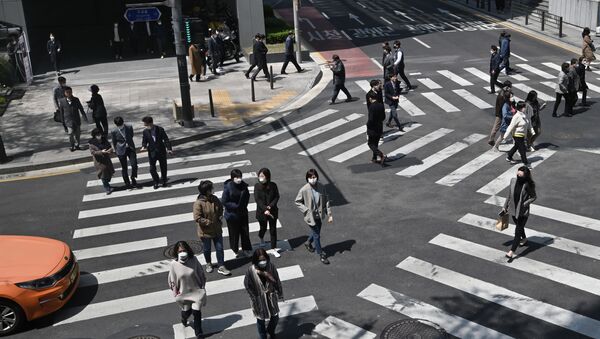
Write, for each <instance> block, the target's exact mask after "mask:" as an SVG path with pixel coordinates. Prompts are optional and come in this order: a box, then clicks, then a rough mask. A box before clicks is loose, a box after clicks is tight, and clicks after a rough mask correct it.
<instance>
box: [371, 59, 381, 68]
mask: <svg viewBox="0 0 600 339" xmlns="http://www.w3.org/2000/svg"><path fill="white" fill-rule="evenodd" d="M371 61H373V63H374V64H375V66H377V67H379V69H383V66H382V65H381V63H379V61H377V59H375V58H371Z"/></svg>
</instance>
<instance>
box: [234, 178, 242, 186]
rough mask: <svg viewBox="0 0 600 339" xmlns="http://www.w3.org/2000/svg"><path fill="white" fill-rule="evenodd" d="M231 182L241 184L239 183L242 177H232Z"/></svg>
mask: <svg viewBox="0 0 600 339" xmlns="http://www.w3.org/2000/svg"><path fill="white" fill-rule="evenodd" d="M233 182H234V183H235V184H236V185H239V184H241V183H242V178H233Z"/></svg>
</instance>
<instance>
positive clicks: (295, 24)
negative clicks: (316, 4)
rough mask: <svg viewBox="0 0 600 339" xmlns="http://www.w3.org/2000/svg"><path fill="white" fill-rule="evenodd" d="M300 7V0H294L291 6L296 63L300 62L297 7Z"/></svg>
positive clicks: (300, 49)
mask: <svg viewBox="0 0 600 339" xmlns="http://www.w3.org/2000/svg"><path fill="white" fill-rule="evenodd" d="M299 7H300V0H294V1H293V3H292V8H293V12H294V35H295V36H296V46H297V48H296V60H298V63H302V47H301V46H300V22H299V18H298V9H299Z"/></svg>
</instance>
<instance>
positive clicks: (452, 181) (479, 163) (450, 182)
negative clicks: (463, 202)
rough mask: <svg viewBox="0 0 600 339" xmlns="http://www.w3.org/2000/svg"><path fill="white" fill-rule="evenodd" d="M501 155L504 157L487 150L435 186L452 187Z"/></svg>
mask: <svg viewBox="0 0 600 339" xmlns="http://www.w3.org/2000/svg"><path fill="white" fill-rule="evenodd" d="M502 155H504V153H502V152H497V151H495V150H493V149H491V150H488V151H486V152H485V153H483V154H481V155H480V156H478V157H477V158H475V159H473V160H471V161H469V162H468V163H466V164H465V165H463V166H461V167H460V168H458V169H456V170H455V171H454V172H452V173H450V174H448V175H447V176H445V177H443V178H441V179H440V180H438V181H436V184H440V185H444V186H449V187H452V186H454V185H456V184H458V183H459V182H461V181H463V180H464V179H466V178H467V177H468V176H470V175H471V174H473V173H475V172H477V171H479V170H480V169H482V168H483V167H484V166H486V165H487V164H489V163H491V162H492V161H494V160H496V159H497V158H499V157H500V156H502Z"/></svg>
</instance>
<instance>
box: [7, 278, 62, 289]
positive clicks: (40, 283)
mask: <svg viewBox="0 0 600 339" xmlns="http://www.w3.org/2000/svg"><path fill="white" fill-rule="evenodd" d="M54 284H56V279H54V278H53V277H45V278H41V279H36V280H31V281H25V282H20V283H16V284H15V285H17V286H19V287H21V288H27V289H30V290H41V289H44V288H48V287H52V286H53V285H54Z"/></svg>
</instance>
